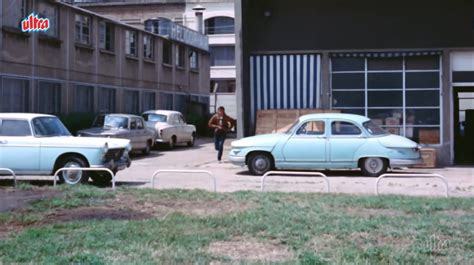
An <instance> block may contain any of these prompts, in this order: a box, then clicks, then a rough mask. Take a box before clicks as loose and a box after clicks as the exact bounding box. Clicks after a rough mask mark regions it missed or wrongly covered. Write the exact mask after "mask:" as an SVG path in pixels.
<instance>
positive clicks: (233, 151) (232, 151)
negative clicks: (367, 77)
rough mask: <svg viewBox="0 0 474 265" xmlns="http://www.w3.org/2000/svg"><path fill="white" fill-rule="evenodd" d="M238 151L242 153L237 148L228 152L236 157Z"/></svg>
mask: <svg viewBox="0 0 474 265" xmlns="http://www.w3.org/2000/svg"><path fill="white" fill-rule="evenodd" d="M240 151H242V149H239V148H233V149H232V150H230V152H231V154H232V155H238V154H239V153H240Z"/></svg>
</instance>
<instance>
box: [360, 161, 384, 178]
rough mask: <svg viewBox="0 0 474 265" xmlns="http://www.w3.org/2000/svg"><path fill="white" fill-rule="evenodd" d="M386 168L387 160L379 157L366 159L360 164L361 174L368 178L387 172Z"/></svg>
mask: <svg viewBox="0 0 474 265" xmlns="http://www.w3.org/2000/svg"><path fill="white" fill-rule="evenodd" d="M387 168H388V164H387V160H385V159H383V158H380V157H367V158H365V159H364V160H362V163H361V169H362V172H363V173H364V175H366V176H369V177H378V176H380V175H382V174H383V173H385V172H387Z"/></svg>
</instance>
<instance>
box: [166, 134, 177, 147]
mask: <svg viewBox="0 0 474 265" xmlns="http://www.w3.org/2000/svg"><path fill="white" fill-rule="evenodd" d="M175 145H176V136H173V137H171V139H170V141H169V142H168V149H169V150H173V148H174V146H175Z"/></svg>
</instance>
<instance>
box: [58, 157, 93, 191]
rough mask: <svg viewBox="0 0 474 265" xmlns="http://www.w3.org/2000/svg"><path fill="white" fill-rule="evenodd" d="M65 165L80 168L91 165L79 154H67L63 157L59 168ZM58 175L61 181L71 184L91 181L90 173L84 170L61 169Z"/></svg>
mask: <svg viewBox="0 0 474 265" xmlns="http://www.w3.org/2000/svg"><path fill="white" fill-rule="evenodd" d="M65 167H72V168H74V167H75V168H80V167H89V166H88V164H87V162H86V161H85V160H84V159H83V158H80V157H77V156H67V157H64V158H62V159H61V162H60V163H59V166H58V168H57V169H60V168H65ZM58 176H59V181H60V183H66V184H69V185H76V184H79V183H87V182H88V181H89V174H88V173H87V172H84V171H69V172H68V171H61V172H60V173H59V174H58Z"/></svg>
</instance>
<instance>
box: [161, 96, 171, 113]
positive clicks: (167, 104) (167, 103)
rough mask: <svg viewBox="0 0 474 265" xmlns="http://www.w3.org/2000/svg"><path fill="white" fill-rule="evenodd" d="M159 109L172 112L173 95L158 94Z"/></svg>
mask: <svg viewBox="0 0 474 265" xmlns="http://www.w3.org/2000/svg"><path fill="white" fill-rule="evenodd" d="M160 109H165V110H173V94H170V93H160Z"/></svg>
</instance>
